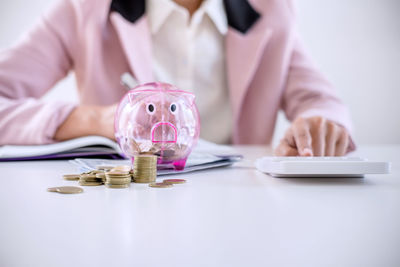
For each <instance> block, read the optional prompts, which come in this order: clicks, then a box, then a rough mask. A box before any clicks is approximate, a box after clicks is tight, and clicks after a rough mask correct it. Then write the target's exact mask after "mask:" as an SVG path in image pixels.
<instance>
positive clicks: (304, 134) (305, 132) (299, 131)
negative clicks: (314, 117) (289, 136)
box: [293, 119, 313, 156]
mask: <svg viewBox="0 0 400 267" xmlns="http://www.w3.org/2000/svg"><path fill="white" fill-rule="evenodd" d="M293 134H294V140H295V142H296V147H297V150H298V152H299V154H300V156H312V155H313V151H312V148H311V142H312V139H311V135H310V130H309V126H308V123H307V122H306V121H305V120H304V119H299V120H297V121H296V123H295V124H294V125H293Z"/></svg>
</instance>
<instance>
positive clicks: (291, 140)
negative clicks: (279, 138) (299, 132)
mask: <svg viewBox="0 0 400 267" xmlns="http://www.w3.org/2000/svg"><path fill="white" fill-rule="evenodd" d="M284 139H285V140H286V142H287V144H288V145H289V146H291V147H292V148H296V141H295V140H294V133H293V128H292V127H290V128H289V129H288V130H287V131H286V133H285V137H284ZM296 150H297V149H296Z"/></svg>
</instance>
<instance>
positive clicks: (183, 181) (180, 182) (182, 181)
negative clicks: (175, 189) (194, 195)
mask: <svg viewBox="0 0 400 267" xmlns="http://www.w3.org/2000/svg"><path fill="white" fill-rule="evenodd" d="M163 183H164V184H184V183H186V180H184V179H165V180H163Z"/></svg>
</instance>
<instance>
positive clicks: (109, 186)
mask: <svg viewBox="0 0 400 267" xmlns="http://www.w3.org/2000/svg"><path fill="white" fill-rule="evenodd" d="M105 185H106V186H107V187H108V188H128V187H129V186H130V185H131V184H130V183H129V184H109V183H105Z"/></svg>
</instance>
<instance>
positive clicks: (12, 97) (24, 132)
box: [0, 0, 76, 145]
mask: <svg viewBox="0 0 400 267" xmlns="http://www.w3.org/2000/svg"><path fill="white" fill-rule="evenodd" d="M75 37H76V18H75V12H74V8H73V5H72V3H71V2H70V1H69V0H64V1H59V2H58V3H57V4H56V5H55V6H54V7H53V8H52V9H51V10H50V11H49V12H48V13H47V14H45V15H44V16H42V18H41V19H40V20H39V22H38V23H37V24H36V25H35V27H34V28H33V29H32V30H31V31H30V32H28V33H27V34H26V35H25V36H23V38H22V39H21V40H20V41H19V42H18V43H17V44H16V45H15V46H13V47H11V48H9V49H6V50H4V51H1V52H0V145H5V144H18V145H21V144H45V143H51V142H53V136H54V134H55V132H56V130H57V128H58V126H59V125H60V124H61V123H62V122H63V121H64V120H65V119H66V118H67V117H68V115H69V113H70V112H71V111H72V110H73V109H74V107H75V104H72V103H65V102H47V103H46V102H44V101H42V100H40V97H42V96H43V95H44V94H45V93H46V92H47V91H48V90H49V89H51V88H52V87H53V86H54V85H55V84H56V83H57V82H58V81H59V80H61V79H62V78H64V77H65V76H66V75H67V74H68V72H69V71H70V70H71V68H72V65H73V61H72V52H71V51H72V50H73V46H74V45H76V44H75V43H74V40H76V38H75Z"/></svg>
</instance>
